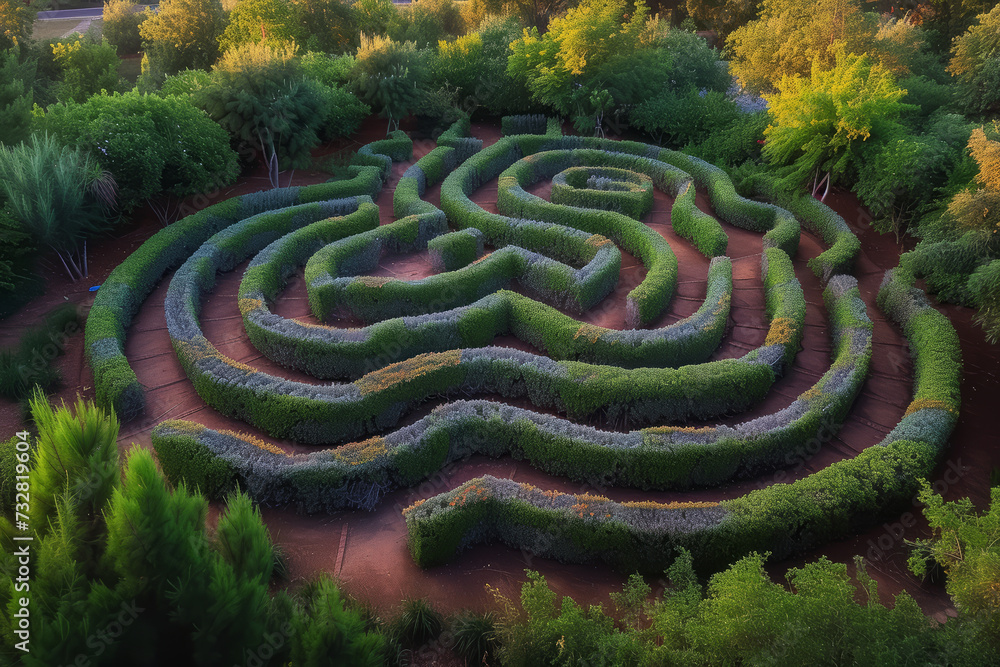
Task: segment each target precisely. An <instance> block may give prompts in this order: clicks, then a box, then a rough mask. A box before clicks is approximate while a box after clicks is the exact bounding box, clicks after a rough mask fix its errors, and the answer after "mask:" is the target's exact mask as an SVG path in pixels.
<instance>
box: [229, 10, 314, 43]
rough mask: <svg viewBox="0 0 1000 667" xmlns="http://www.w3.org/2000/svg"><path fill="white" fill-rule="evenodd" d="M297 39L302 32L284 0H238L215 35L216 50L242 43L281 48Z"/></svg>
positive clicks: (295, 41) (298, 39) (299, 38)
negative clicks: (221, 29)
mask: <svg viewBox="0 0 1000 667" xmlns="http://www.w3.org/2000/svg"><path fill="white" fill-rule="evenodd" d="M301 41H302V34H301V32H300V31H299V29H298V26H297V25H296V23H295V20H294V9H293V7H292V4H291V3H290V2H288V0H239V2H237V3H236V6H235V7H234V8H233V10H232V11H231V12H229V23H228V25H226V29H225V31H224V32H223V33H222V34H221V35H220V36H219V51H220V52H222V53H225V52H226V51H229V50H230V49H234V48H236V47H238V46H243V45H244V44H266V45H268V46H272V47H276V48H282V47H284V46H287V45H288V44H293V43H301Z"/></svg>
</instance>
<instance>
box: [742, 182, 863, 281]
mask: <svg viewBox="0 0 1000 667" xmlns="http://www.w3.org/2000/svg"><path fill="white" fill-rule="evenodd" d="M750 185H751V186H752V187H753V188H754V189H755V190H756V191H757V192H759V193H760V194H761V195H763V196H764V197H767V198H768V199H771V200H772V201H774V202H775V203H777V204H778V205H779V206H783V207H784V208H786V209H787V210H789V211H791V212H792V213H793V214H794V215H795V217H796V218H798V219H799V220H800V221H801V222H802V224H803V225H805V227H806V229H808V230H809V231H811V232H813V233H814V234H816V235H817V236H819V237H820V238H821V239H823V243H825V244H826V245H827V246H829V247H828V248H827V249H826V250H825V251H823V252H822V253H821V254H820V255H819V256H817V257H814V258H812V259H810V260H809V262H808V264H809V268H810V269H812V272H813V273H814V274H815V275H816V277H818V278H819V279H820V280H822V281H823V282H824V283H825V282H826V281H828V280H830V278H831V277H833V276H835V275H837V274H841V273H850V272H851V271H852V270H853V268H854V260H855V258H856V257H857V255H858V252H859V251H860V250H861V241H860V240H859V239H858V237H857V236H856V235H855V234H854V232H852V231H851V228H850V227H848V226H847V222H846V221H845V220H844V219H843V218H842V217H840V216H839V215H838V214H837V213H836V212H835V211H834V210H833V209H831V208H830V207H829V206H827V205H826V204H824V203H823V202H821V201H819V200H817V199H816V198H814V197H810V196H808V195H801V196H800V195H792V194H783V193H782V192H781V190H779V189H778V188H777V187H776V184H775V183H774V181H773V180H772V179H770V178H769V177H767V176H765V175H758V176H755V177H753V179H751V182H750Z"/></svg>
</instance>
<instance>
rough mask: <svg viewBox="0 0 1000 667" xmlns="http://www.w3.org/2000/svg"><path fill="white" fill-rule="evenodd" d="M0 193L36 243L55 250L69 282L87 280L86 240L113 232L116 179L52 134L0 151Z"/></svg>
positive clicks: (34, 137)
mask: <svg viewBox="0 0 1000 667" xmlns="http://www.w3.org/2000/svg"><path fill="white" fill-rule="evenodd" d="M0 177H2V178H0V189H2V192H3V193H4V195H5V196H6V198H7V201H8V202H9V205H10V209H11V211H12V212H13V213H14V215H15V216H16V217H17V219H18V220H19V221H20V222H21V225H22V228H23V229H24V231H26V232H27V233H29V234H30V235H31V237H32V240H33V241H34V242H36V243H38V244H41V245H45V246H48V247H49V248H51V249H52V250H54V251H55V252H56V254H57V256H58V257H59V259H60V260H61V262H62V264H63V268H65V269H66V273H67V274H69V276H70V278H71V279H72V280H74V281H76V280H77V279H79V278H85V277H86V276H87V274H88V270H87V252H86V238H87V237H88V236H90V235H92V234H95V233H97V232H100V231H103V230H105V229H107V228H108V227H110V223H109V221H108V219H107V217H106V214H107V213H108V212H109V210H110V209H111V208H112V207H113V205H114V200H115V189H116V188H115V184H114V180H113V179H110V178H109V177H108V175H107V174H106V173H104V172H102V170H101V169H100V166H99V165H98V163H97V161H96V160H95V159H94V158H92V157H91V156H90V154H89V153H86V152H84V151H81V150H79V149H73V148H70V147H68V146H60V145H59V143H58V142H57V141H56V139H55V137H53V136H51V135H49V134H47V133H46V134H34V135H32V137H31V143H29V144H22V145H19V146H16V147H13V148H7V147H4V146H0Z"/></svg>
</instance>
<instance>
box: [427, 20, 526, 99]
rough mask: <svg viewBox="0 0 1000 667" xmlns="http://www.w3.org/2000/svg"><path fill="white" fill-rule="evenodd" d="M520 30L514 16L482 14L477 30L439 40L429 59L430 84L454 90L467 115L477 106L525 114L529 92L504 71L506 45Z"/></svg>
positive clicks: (519, 25)
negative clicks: (484, 16) (450, 87)
mask: <svg viewBox="0 0 1000 667" xmlns="http://www.w3.org/2000/svg"><path fill="white" fill-rule="evenodd" d="M522 31H523V26H522V24H521V23H520V22H519V21H518V20H517V19H516V18H514V17H506V18H500V17H495V16H489V17H486V18H485V19H484V20H483V22H482V24H481V25H480V26H479V31H478V32H472V33H469V34H467V35H464V36H462V37H459V38H458V39H456V40H454V41H452V42H439V43H438V52H437V57H436V58H434V59H433V60H432V62H431V69H432V73H433V78H434V85H435V86H436V87H438V88H441V87H443V86H454V87H456V88H457V89H458V91H457V95H458V104H459V106H460V107H461V108H462V109H463V110H464V111H465V112H466V113H467V114H469V115H470V116H471V115H472V114H473V113H475V112H476V110H477V109H479V108H480V107H485V108H486V109H487V110H489V112H490V113H493V114H496V115H500V116H502V115H507V114H519V113H526V112H527V111H528V110H529V108H530V107H531V99H530V98H531V95H530V93H529V92H528V91H527V90H526V89H525V86H524V83H523V82H521V81H515V80H514V79H512V78H511V77H510V76H508V74H507V54H508V53H509V50H510V49H509V45H510V43H511V42H513V41H515V40H516V39H518V38H519V37H520V36H521V34H522Z"/></svg>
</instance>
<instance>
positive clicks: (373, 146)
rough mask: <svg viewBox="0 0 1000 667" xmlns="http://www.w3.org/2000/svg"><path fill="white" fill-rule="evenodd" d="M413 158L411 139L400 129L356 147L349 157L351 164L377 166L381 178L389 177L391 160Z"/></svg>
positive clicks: (399, 160)
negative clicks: (352, 154) (355, 150)
mask: <svg viewBox="0 0 1000 667" xmlns="http://www.w3.org/2000/svg"><path fill="white" fill-rule="evenodd" d="M412 159H413V140H412V139H410V137H409V136H407V134H406V132H403V131H402V130H394V131H393V132H392V134H391V135H390V136H389V138H388V139H381V140H379V141H373V142H371V143H370V144H365V145H364V146H362V147H361V148H359V149H358V152H357V153H356V154H355V155H354V157H353V158H352V159H351V164H352V165H364V166H371V167H378V169H379V171H381V172H382V179H383V180H385V179H386V178H388V177H389V172H390V171H392V163H393V162H407V161H409V160H412Z"/></svg>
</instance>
